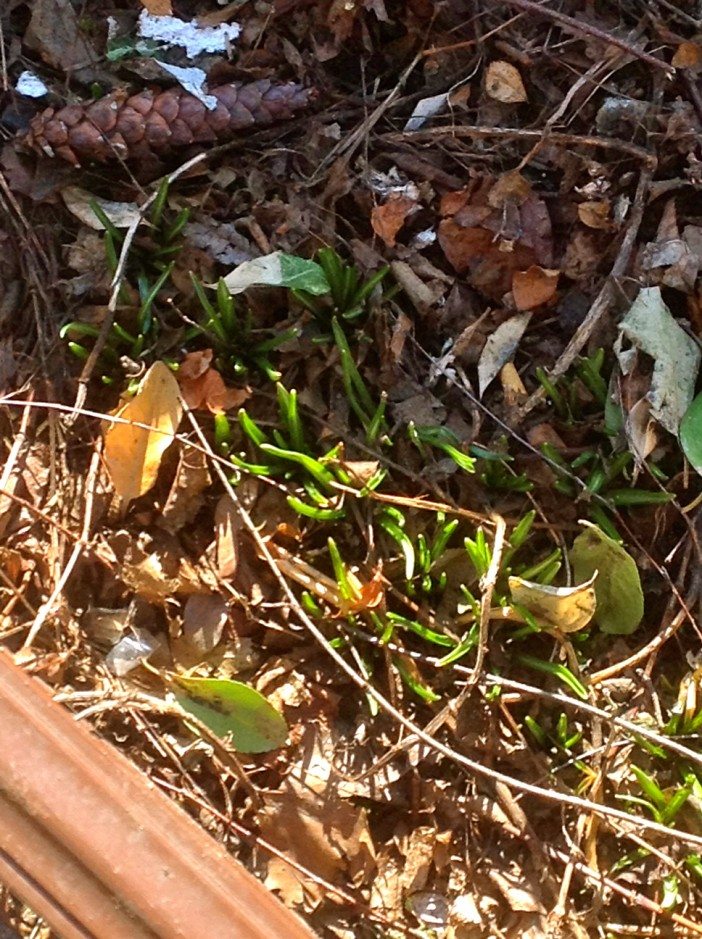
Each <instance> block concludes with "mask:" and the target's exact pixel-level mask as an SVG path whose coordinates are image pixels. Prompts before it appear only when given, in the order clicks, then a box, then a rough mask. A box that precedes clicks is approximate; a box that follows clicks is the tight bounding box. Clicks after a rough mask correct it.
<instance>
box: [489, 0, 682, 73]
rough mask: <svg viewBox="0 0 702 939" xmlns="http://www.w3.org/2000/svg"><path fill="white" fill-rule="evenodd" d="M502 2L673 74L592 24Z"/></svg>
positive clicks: (525, 3)
mask: <svg viewBox="0 0 702 939" xmlns="http://www.w3.org/2000/svg"><path fill="white" fill-rule="evenodd" d="M502 2H503V3H504V4H505V6H510V7H516V8H517V9H518V10H524V11H525V12H526V13H536V14H537V15H539V16H544V17H546V19H549V20H553V22H554V23H558V24H559V25H560V26H564V27H565V28H566V29H572V30H574V31H575V32H576V33H581V34H583V35H585V36H592V37H593V38H594V39H599V40H600V41H601V42H604V43H606V44H607V45H609V46H616V47H617V48H618V49H622V50H623V51H624V52H628V53H629V55H633V56H635V58H637V59H641V61H642V62H646V63H647V64H648V65H652V66H653V67H654V68H661V69H663V70H664V71H665V72H667V73H668V75H669V76H671V77H672V76H673V75H674V74H675V69H674V68H673V66H672V65H668V63H667V62H664V61H663V60H662V59H658V58H656V56H655V55H651V54H650V53H648V52H643V51H642V50H641V49H637V48H636V46H632V45H631V44H630V43H628V42H627V41H626V40H625V39H620V38H619V36H615V35H614V34H613V33H608V32H607V31H606V30H604V29H600V28H599V26H593V25H592V23H588V22H587V21H585V20H579V19H576V18H575V17H574V16H568V14H567V13H561V12H560V10H553V9H551V8H550V7H546V6H544V5H543V4H541V3H535V2H534V0H502Z"/></svg>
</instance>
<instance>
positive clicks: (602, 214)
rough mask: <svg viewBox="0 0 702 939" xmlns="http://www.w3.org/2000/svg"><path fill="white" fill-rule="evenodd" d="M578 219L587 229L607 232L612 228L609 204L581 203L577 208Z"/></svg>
mask: <svg viewBox="0 0 702 939" xmlns="http://www.w3.org/2000/svg"><path fill="white" fill-rule="evenodd" d="M578 218H579V219H580V221H581V222H582V223H583V225H587V227H588V228H597V229H599V230H600V231H609V229H610V228H611V227H612V221H611V218H610V205H609V202H581V203H580V205H579V206H578Z"/></svg>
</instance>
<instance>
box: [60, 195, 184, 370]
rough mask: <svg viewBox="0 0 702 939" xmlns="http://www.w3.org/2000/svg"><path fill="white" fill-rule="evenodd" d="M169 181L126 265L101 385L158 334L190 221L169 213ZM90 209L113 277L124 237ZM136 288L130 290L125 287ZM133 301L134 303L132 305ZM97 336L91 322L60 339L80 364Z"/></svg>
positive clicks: (70, 326)
mask: <svg viewBox="0 0 702 939" xmlns="http://www.w3.org/2000/svg"><path fill="white" fill-rule="evenodd" d="M168 189H169V186H168V180H167V179H164V181H163V182H162V183H161V186H160V188H159V191H158V194H157V196H156V199H155V200H154V202H153V205H152V206H151V210H150V212H149V216H148V222H149V225H150V234H149V236H148V238H147V239H146V240H145V242H140V241H139V240H137V239H135V242H134V244H133V245H132V246H131V248H130V251H129V254H128V257H127V259H126V262H125V279H124V284H123V286H122V288H121V290H120V294H119V298H118V300H119V306H118V310H117V312H118V317H117V318H116V319H115V322H114V323H113V324H112V326H111V329H110V333H109V336H108V339H107V342H106V344H105V346H104V348H103V350H102V352H101V355H100V364H101V366H102V368H103V369H104V372H103V374H102V375H101V378H102V381H103V382H104V383H105V384H112V382H113V381H114V378H113V375H112V373H113V372H114V371H115V369H116V368H117V366H118V365H119V363H120V360H121V359H122V358H127V359H130V360H132V361H135V360H139V359H141V358H142V357H143V356H144V355H145V354H146V353H147V352H148V351H149V349H150V347H151V346H153V344H154V343H155V341H156V339H157V338H158V335H159V332H160V320H161V315H160V313H159V306H160V301H161V294H162V292H163V291H164V290H165V288H166V287H167V284H168V282H169V280H170V278H171V273H172V271H173V268H174V266H175V260H174V258H175V256H176V255H177V254H178V253H179V252H180V250H181V248H182V244H181V241H180V235H181V233H182V231H183V228H184V227H185V225H186V223H187V221H188V218H189V216H190V210H189V209H182V210H181V211H180V212H178V213H177V214H176V215H175V216H173V215H172V213H170V212H168V211H167V208H166V205H167V197H168ZM91 208H92V210H93V212H94V214H95V216H96V217H97V218H98V220H99V221H100V222H101V223H102V225H103V227H104V229H105V235H104V240H103V245H104V250H105V260H106V263H107V268H108V271H109V272H110V274H111V275H113V276H114V274H115V273H116V271H117V266H118V263H119V253H120V250H121V248H122V245H123V243H124V233H123V232H122V231H121V230H120V229H118V228H116V227H115V225H114V223H113V222H112V221H111V219H110V218H109V217H108V215H107V214H106V213H105V211H104V210H103V209H102V207H101V206H100V205H99V204H98V203H97V202H96V201H95V200H93V202H92V203H91ZM130 282H131V283H132V284H133V285H134V287H135V289H134V287H133V289H132V290H131V291H130V290H129V289H128V287H127V285H128V284H129V283H130ZM135 296H136V298H138V299H136V301H135ZM99 333H100V330H99V328H98V327H96V326H94V325H93V324H91V323H81V322H79V321H73V322H70V323H66V324H65V326H63V328H62V329H61V332H60V336H61V338H62V339H66V340H67V341H68V348H69V349H70V351H71V352H72V353H73V354H74V355H75V356H76V357H77V358H79V359H82V360H85V359H87V358H88V356H89V354H90V352H89V348H88V347H87V346H86V345H85V340H86V339H95V338H96V337H97V336H98V335H99Z"/></svg>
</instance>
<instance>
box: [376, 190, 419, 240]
mask: <svg viewBox="0 0 702 939" xmlns="http://www.w3.org/2000/svg"><path fill="white" fill-rule="evenodd" d="M416 206H417V202H416V200H415V199H411V198H410V197H409V196H401V195H395V196H391V197H390V198H389V199H388V201H387V202H385V203H383V205H375V206H373V211H372V212H371V225H372V226H373V231H374V232H375V233H376V235H378V237H380V238H382V239H383V241H384V242H385V245H386V247H388V248H394V247H395V244H396V239H397V233H398V232H399V231H400V229H401V228H402V226H403V225H404V224H405V220H406V219H407V216H408V215H410V213H411V212H412V211H413V210H414V209H415V208H416Z"/></svg>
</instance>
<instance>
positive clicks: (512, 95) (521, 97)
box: [485, 60, 527, 104]
mask: <svg viewBox="0 0 702 939" xmlns="http://www.w3.org/2000/svg"><path fill="white" fill-rule="evenodd" d="M485 91H486V92H487V93H488V95H489V96H490V97H491V98H493V99H494V100H495V101H500V102H501V103H502V104H521V103H522V102H523V101H526V100H527V93H526V88H525V87H524V82H523V81H522V76H521V75H520V74H519V72H518V71H517V69H516V68H515V67H514V66H513V65H512V64H511V63H509V62H504V61H502V60H498V61H497V62H491V63H490V64H489V65H488V69H487V74H486V76H485Z"/></svg>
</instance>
